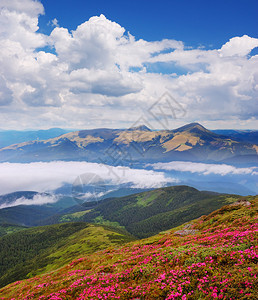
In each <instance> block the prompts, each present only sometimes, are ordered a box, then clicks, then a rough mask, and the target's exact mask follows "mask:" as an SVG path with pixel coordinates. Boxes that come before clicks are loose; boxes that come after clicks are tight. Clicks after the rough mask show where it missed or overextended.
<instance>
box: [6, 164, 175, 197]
mask: <svg viewBox="0 0 258 300" xmlns="http://www.w3.org/2000/svg"><path fill="white" fill-rule="evenodd" d="M82 174H96V175H98V176H99V177H100V178H101V179H102V180H105V181H108V182H110V183H111V184H115V185H116V184H130V186H131V187H134V188H158V187H162V186H164V185H166V184H167V183H176V182H177V180H176V179H174V178H166V176H165V174H164V173H163V172H156V171H152V170H149V171H148V170H138V169H131V168H128V167H111V166H107V165H102V164H97V163H87V162H63V161H54V162H49V163H48V162H36V163H29V164H19V163H1V164H0V191H1V194H7V193H11V192H15V191H37V192H46V191H53V190H56V189H58V188H60V187H62V186H63V185H64V184H70V185H71V188H72V184H73V183H74V182H75V180H76V178H77V177H78V176H81V175H82ZM84 176H85V175H84Z"/></svg>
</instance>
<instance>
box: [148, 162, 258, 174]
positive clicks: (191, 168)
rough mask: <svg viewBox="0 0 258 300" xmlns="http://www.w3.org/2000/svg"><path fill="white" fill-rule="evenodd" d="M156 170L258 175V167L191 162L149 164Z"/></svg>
mask: <svg viewBox="0 0 258 300" xmlns="http://www.w3.org/2000/svg"><path fill="white" fill-rule="evenodd" d="M148 166H151V167H152V168H153V169H155V170H166V171H172V170H173V171H179V172H191V173H199V174H203V175H210V174H215V175H221V176H224V175H258V171H257V169H258V168H257V167H249V168H238V167H234V166H231V165H226V164H204V163H194V162H189V161H172V162H168V163H155V164H149V165H148Z"/></svg>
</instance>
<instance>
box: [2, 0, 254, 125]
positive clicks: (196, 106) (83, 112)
mask: <svg viewBox="0 0 258 300" xmlns="http://www.w3.org/2000/svg"><path fill="white" fill-rule="evenodd" d="M257 10H258V2H257V1H256V0H245V1H244V0H243V1H241V0H238V1H231V0H228V1H221V0H219V1H203V0H196V1H192V0H189V1H187V0H182V1H173V0H170V1H169V0H163V1H159V2H157V1H146V0H142V1H135V0H131V1H115V0H111V1H101V0H95V1H83V0H74V1H61V0H55V1H51V0H42V1H41V2H40V1H33V0H12V1H9V0H0V45H1V51H0V129H4V130H5V129H16V130H22V129H24V130H26V129H46V128H51V127H61V128H73V129H86V128H99V127H109V128H127V127H130V126H132V125H133V124H139V123H145V124H146V125H147V126H149V127H151V128H156V129H173V128H176V127H179V126H181V125H184V124H186V123H190V122H196V121H197V122H200V123H201V124H203V125H204V126H206V127H207V128H210V129H223V128H227V129H230V128H232V129H234V128H235V129H257V128H258V122H257V115H258V105H257V104H258V103H257V102H258V101H257V100H258V31H257V28H258V18H257Z"/></svg>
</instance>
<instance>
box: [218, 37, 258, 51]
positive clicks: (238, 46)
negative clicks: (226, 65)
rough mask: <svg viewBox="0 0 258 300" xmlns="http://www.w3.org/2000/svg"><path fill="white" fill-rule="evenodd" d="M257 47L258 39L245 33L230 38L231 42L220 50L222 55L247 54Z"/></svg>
mask: <svg viewBox="0 0 258 300" xmlns="http://www.w3.org/2000/svg"><path fill="white" fill-rule="evenodd" d="M256 47H258V39H255V38H251V37H249V36H248V35H244V36H242V37H234V38H232V39H230V40H229V42H227V43H226V44H225V45H223V46H222V47H221V49H220V50H219V52H220V55H221V56H234V55H239V56H245V55H247V54H249V53H250V52H251V50H252V49H253V48H256Z"/></svg>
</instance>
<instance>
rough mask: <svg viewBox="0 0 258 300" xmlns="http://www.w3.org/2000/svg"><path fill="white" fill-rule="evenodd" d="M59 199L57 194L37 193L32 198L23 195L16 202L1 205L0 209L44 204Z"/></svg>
mask: <svg viewBox="0 0 258 300" xmlns="http://www.w3.org/2000/svg"><path fill="white" fill-rule="evenodd" d="M57 201H58V197H57V196H55V195H44V194H36V195H35V196H33V198H32V199H28V198H25V197H21V198H18V199H16V200H15V201H14V202H11V203H5V204H2V205H0V209H2V208H7V207H13V206H18V205H43V204H48V203H55V202H57Z"/></svg>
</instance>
